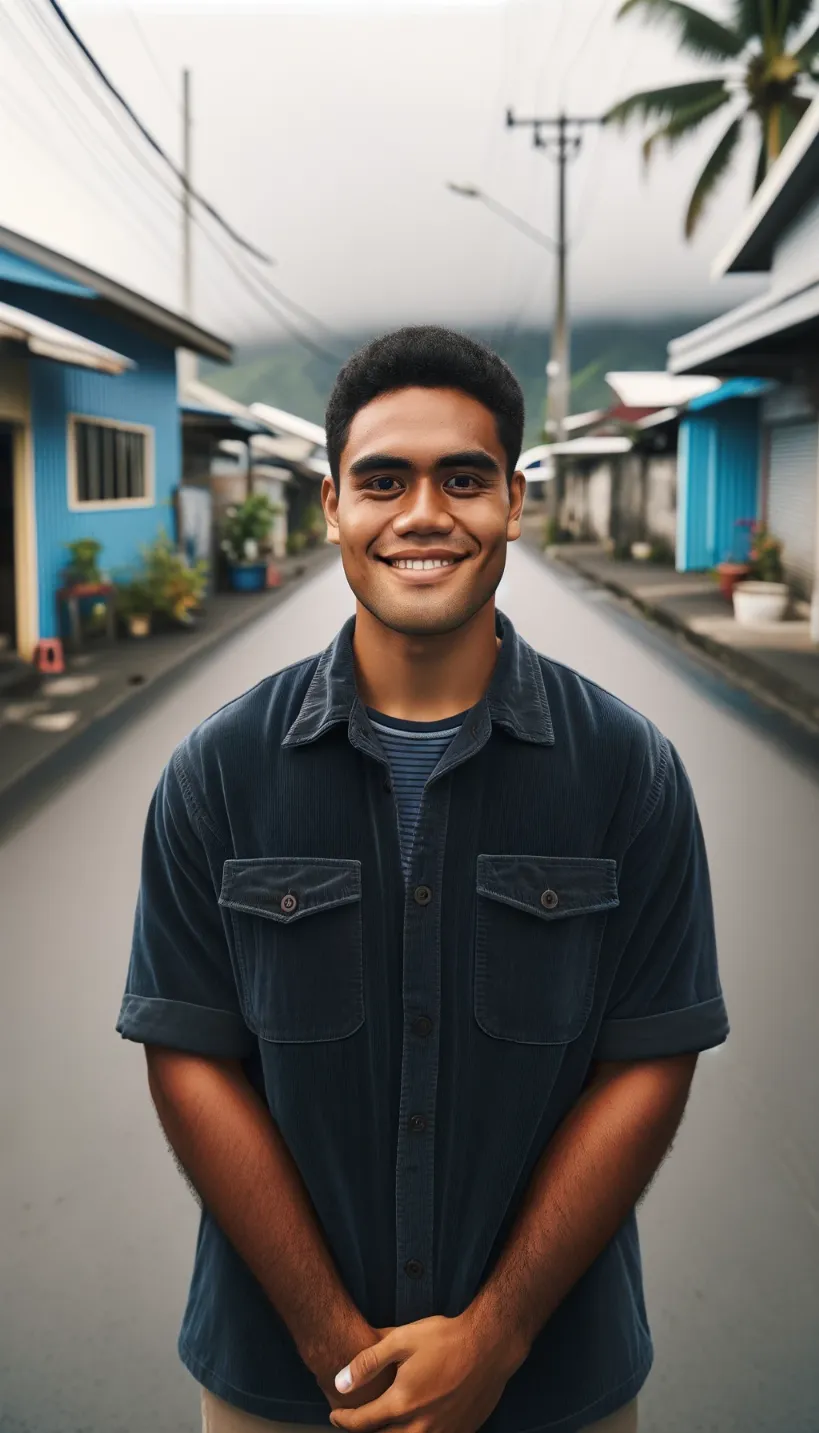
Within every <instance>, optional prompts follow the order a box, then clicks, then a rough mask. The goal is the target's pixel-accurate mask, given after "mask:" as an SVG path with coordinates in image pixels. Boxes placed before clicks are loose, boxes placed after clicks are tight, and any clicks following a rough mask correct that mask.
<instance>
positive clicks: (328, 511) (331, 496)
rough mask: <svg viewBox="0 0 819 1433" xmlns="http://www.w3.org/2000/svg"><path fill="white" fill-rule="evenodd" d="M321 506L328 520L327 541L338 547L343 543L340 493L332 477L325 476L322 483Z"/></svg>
mask: <svg viewBox="0 0 819 1433" xmlns="http://www.w3.org/2000/svg"><path fill="white" fill-rule="evenodd" d="M321 506H322V507H323V509H324V516H325V518H326V520H327V541H328V542H334V543H335V545H336V547H338V546H339V545H340V543H341V538H340V536H339V531H338V493H337V492H336V485H335V483H334V482H333V479H332V478H325V479H324V480H323V482H322V484H321Z"/></svg>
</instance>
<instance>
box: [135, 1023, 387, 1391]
mask: <svg viewBox="0 0 819 1433" xmlns="http://www.w3.org/2000/svg"><path fill="white" fill-rule="evenodd" d="M145 1053H146V1058H147V1062H148V1081H149V1085H150V1090H151V1095H152V1097H153V1101H154V1104H155V1106H156V1110H157V1114H158V1115H159V1118H160V1120H161V1123H162V1127H163V1129H164V1130H165V1133H166V1135H167V1137H168V1140H169V1141H170V1144H171V1147H172V1149H173V1150H174V1152H175V1154H176V1156H177V1158H178V1160H179V1162H180V1163H181V1165H182V1167H183V1170H184V1171H185V1172H186V1174H187V1175H188V1177H189V1179H190V1181H191V1183H192V1184H193V1186H194V1188H195V1190H196V1191H197V1192H198V1193H199V1195H200V1197H201V1199H202V1201H203V1203H204V1204H205V1206H206V1207H207V1209H208V1210H209V1211H210V1213H211V1214H212V1215H213V1217H214V1219H215V1220H216V1222H217V1223H218V1225H219V1226H220V1228H221V1229H222V1231H223V1232H224V1233H225V1235H226V1236H227V1238H228V1239H229V1240H230V1242H231V1244H232V1245H233V1247H234V1248H235V1249H236V1251H237V1253H238V1254H239V1255H240V1256H241V1258H242V1259H243V1260H244V1261H245V1263H246V1264H247V1266H248V1268H249V1269H250V1270H251V1272H252V1273H253V1274H254V1275H255V1277H256V1278H257V1280H258V1281H259V1283H260V1284H261V1286H262V1288H263V1289H264V1291H265V1293H266V1294H267V1296H268V1298H269V1300H270V1302H271V1304H272V1305H273V1307H274V1308H275V1309H276V1311H277V1313H278V1314H279V1315H280V1317H281V1318H282V1319H283V1320H284V1322H285V1324H286V1325H287V1327H288V1329H289V1330H290V1333H291V1334H292V1336H293V1339H294V1341H295V1344H296V1347H297V1348H298V1351H299V1354H300V1356H301V1358H302V1360H303V1361H304V1363H305V1364H306V1365H307V1367H308V1368H310V1369H311V1371H312V1372H313V1373H314V1374H315V1376H316V1379H317V1381H318V1382H319V1385H320V1387H321V1388H322V1391H323V1392H324V1393H325V1395H326V1396H327V1397H328V1399H330V1401H331V1403H332V1404H333V1406H335V1407H354V1406H355V1405H356V1402H357V1401H358V1400H357V1399H355V1398H341V1397H340V1396H339V1395H338V1394H337V1393H336V1392H335V1391H334V1390H333V1388H332V1381H333V1375H334V1374H335V1372H336V1370H337V1369H338V1368H340V1367H341V1366H342V1364H343V1363H346V1362H347V1361H348V1360H349V1359H350V1358H352V1357H353V1356H354V1355H355V1354H357V1353H358V1352H359V1351H360V1350H361V1349H362V1348H365V1347H367V1346H368V1345H370V1344H373V1343H376V1342H377V1341H378V1332H377V1331H375V1330H373V1328H372V1327H371V1325H370V1324H369V1323H368V1322H367V1320H366V1319H365V1318H364V1317H363V1316H362V1315H361V1314H360V1313H359V1311H358V1309H357V1308H356V1307H355V1305H354V1303H353V1301H352V1299H351V1298H350V1296H349V1295H348V1293H347V1292H346V1290H345V1289H344V1287H343V1285H342V1282H341V1279H340V1277H339V1274H338V1271H337V1269H336V1267H335V1264H334V1262H333V1259H332V1256H331V1254H330V1252H329V1249H328V1248H327V1244H326V1242H325V1239H324V1235H323V1232H322V1230H321V1228H320V1225H319V1223H318V1219H317V1217H316V1214H315V1211H314V1209H313V1205H312V1203H311V1200H310V1197H309V1195H308V1192H307V1189H306V1188H305V1185H304V1182H303V1180H302V1178H301V1175H300V1173H299V1171H298V1169H297V1167H296V1164H295V1162H294V1160H293V1158H292V1155H291V1154H290V1151H289V1150H288V1148H287V1146H286V1145H285V1143H284V1140H283V1139H282V1137H281V1135H280V1133H279V1131H278V1129H277V1128H276V1125H275V1123H274V1121H273V1120H272V1119H271V1116H270V1113H269V1111H268V1110H267V1108H266V1107H265V1105H264V1104H263V1102H262V1101H261V1100H260V1099H259V1097H258V1095H257V1094H256V1091H255V1090H254V1089H253V1088H252V1086H251V1085H250V1083H249V1082H248V1080H247V1079H246V1078H245V1075H244V1072H243V1070H242V1066H241V1062H240V1061H239V1060H227V1059H224V1060H222V1059H213V1058H210V1057H209V1058H204V1057H199V1056H196V1055H190V1054H184V1053H182V1052H181V1051H178V1050H169V1049H165V1048H164V1047H160V1046H156V1045H148V1046H146V1047H145ZM391 1381H392V1375H391V1376H389V1377H387V1378H385V1380H384V1384H383V1386H384V1387H388V1386H389V1384H390V1382H391ZM367 1396H368V1397H370V1396H372V1395H371V1393H370V1392H369V1390H368V1391H367Z"/></svg>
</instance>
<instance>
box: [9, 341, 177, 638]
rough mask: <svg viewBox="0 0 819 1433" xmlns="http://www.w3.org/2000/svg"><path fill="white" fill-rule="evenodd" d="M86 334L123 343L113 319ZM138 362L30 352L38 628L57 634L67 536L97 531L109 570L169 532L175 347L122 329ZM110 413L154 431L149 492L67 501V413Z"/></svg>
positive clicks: (118, 569)
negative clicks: (113, 502) (116, 502)
mask: <svg viewBox="0 0 819 1433" xmlns="http://www.w3.org/2000/svg"><path fill="white" fill-rule="evenodd" d="M94 327H95V329H96V330H97V331H96V332H95V333H94V334H93V335H91V334H89V336H90V337H94V338H95V339H97V341H99V342H102V343H106V344H107V345H108V346H109V347H112V348H117V349H119V351H120V352H122V351H124V347H125V345H124V343H123V335H122V332H121V330H120V329H119V326H118V325H116V324H114V323H113V322H111V323H110V324H108V325H106V326H105V328H104V330H103V332H104V336H101V335H100V328H99V326H98V325H94ZM126 337H127V339H128V343H129V348H130V350H131V353H130V354H129V356H131V355H133V356H135V357H136V356H137V353H138V357H137V362H138V363H139V367H138V368H137V369H135V370H133V371H131V372H128V373H124V374H122V375H120V376H118V377H113V376H110V375H107V374H100V373H94V372H91V371H90V370H87V369H81V368H69V367H66V366H64V365H62V364H57V363H53V362H50V361H49V360H47V359H32V360H31V365H30V368H31V420H32V433H33V446H34V495H35V512H36V524H37V538H38V568H39V571H38V582H39V605H40V636H42V637H48V636H56V635H58V614H57V610H56V602H55V595H54V594H55V592H56V590H57V589H58V587H59V586H60V572H61V569H62V568H63V567H64V566H65V563H66V561H67V559H68V554H67V552H66V549H65V544H66V543H68V542H73V541H75V540H77V539H78V538H84V537H90V538H96V539H97V541H98V542H101V543H102V544H103V551H102V553H101V555H100V565H101V567H102V568H103V570H104V571H106V572H108V573H109V574H110V575H111V576H112V577H116V576H118V575H124V573H125V571H126V570H127V569H128V568H130V567H132V566H134V565H136V564H137V563H138V562H139V557H140V545H141V544H144V543H150V542H152V541H153V540H154V539H155V538H156V537H157V536H158V534H159V532H160V530H161V529H163V528H164V530H165V531H166V532H167V533H169V534H170V535H173V533H174V515H173V509H172V493H173V490H174V488H175V487H176V486H177V485H178V483H179V482H180V474H181V438H180V424H179V411H178V407H177V393H176V367H175V358H174V354H173V351H172V350H170V349H166V348H164V347H160V346H159V345H157V344H154V343H152V342H151V341H150V340H147V339H145V338H142V337H141V336H139V335H131V336H129V335H126ZM71 414H75V415H84V416H87V417H92V418H110V419H114V420H119V421H122V422H127V423H136V424H141V425H145V426H146V427H148V428H150V429H151V430H152V432H153V454H154V492H153V502H152V503H151V505H150V506H146V507H122V508H117V507H111V508H106V509H102V510H96V511H92V510H89V511H88V512H83V511H81V510H80V511H71V510H70V509H69V505H68V419H69V415H71Z"/></svg>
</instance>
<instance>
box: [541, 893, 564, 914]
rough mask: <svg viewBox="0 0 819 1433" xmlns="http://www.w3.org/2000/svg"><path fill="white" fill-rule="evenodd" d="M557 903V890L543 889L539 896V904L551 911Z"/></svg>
mask: <svg viewBox="0 0 819 1433" xmlns="http://www.w3.org/2000/svg"><path fill="white" fill-rule="evenodd" d="M559 903H560V902H559V898H558V894H557V891H544V892H543V895H542V896H541V898H540V904H541V905H542V906H543V907H544V908H545V909H546V910H547V911H553V910H554V909H555V907H556V906H557V905H559Z"/></svg>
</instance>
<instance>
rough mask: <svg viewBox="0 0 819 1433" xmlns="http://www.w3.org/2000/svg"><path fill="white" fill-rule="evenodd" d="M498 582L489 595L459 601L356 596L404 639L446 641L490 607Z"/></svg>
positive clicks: (367, 592)
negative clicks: (485, 608) (436, 639)
mask: <svg viewBox="0 0 819 1433" xmlns="http://www.w3.org/2000/svg"><path fill="white" fill-rule="evenodd" d="M499 581H500V578H498V582H499ZM498 582H495V583H493V584H492V587H491V588H490V590H489V591H483V592H473V593H471V594H466V595H463V594H462V595H461V596H460V597H459V598H458V599H457V600H454V601H453V600H452V599H450V600H448V601H445V602H438V601H435V600H433V601H429V600H426V601H419V600H418V598H417V597H413V596H412V595H410V594H407V597H406V598H405V600H404V601H400V602H396V601H395V599H394V598H391V597H387V596H385V595H382V594H376V593H374V592H371V591H366V592H365V591H360V592H355V596H356V597H357V599H358V601H359V602H360V603H361V605H362V607H366V609H367V611H368V612H369V613H371V614H372V616H373V617H375V618H376V620H377V621H379V622H380V623H381V625H382V626H383V627H387V628H388V629H389V630H390V631H391V632H400V633H401V635H402V636H403V637H444V636H446V635H447V634H448V633H450V632H457V631H458V629H459V628H460V627H464V626H466V624H467V622H470V621H471V620H472V618H473V617H474V616H475V615H476V613H478V612H480V611H481V609H482V608H483V607H485V606H486V604H487V602H489V601H490V600H491V598H492V597H493V596H494V593H495V589H496V588H497V586H498Z"/></svg>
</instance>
